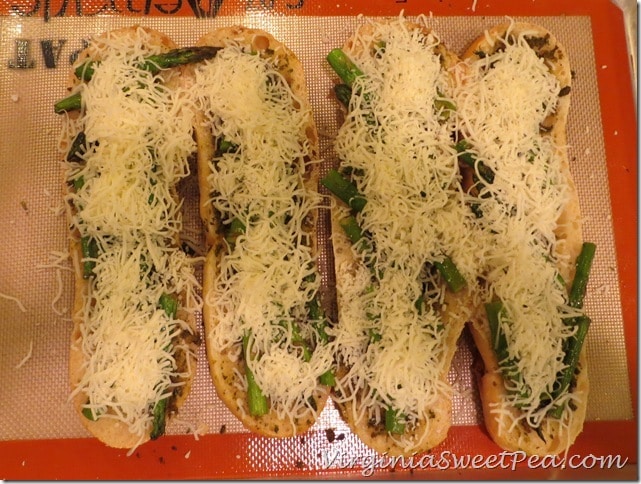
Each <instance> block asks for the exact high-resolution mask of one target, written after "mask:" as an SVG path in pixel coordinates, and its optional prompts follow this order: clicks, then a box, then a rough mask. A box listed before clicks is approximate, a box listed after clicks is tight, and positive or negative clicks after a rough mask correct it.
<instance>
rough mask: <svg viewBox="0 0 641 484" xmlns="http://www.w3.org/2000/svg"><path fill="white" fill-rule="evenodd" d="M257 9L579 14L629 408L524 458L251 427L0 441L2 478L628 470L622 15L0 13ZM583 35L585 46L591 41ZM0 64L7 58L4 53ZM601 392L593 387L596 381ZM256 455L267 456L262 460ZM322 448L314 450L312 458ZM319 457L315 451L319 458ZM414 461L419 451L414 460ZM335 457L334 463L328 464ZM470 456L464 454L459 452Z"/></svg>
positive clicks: (478, 1) (632, 345) (142, 1)
mask: <svg viewBox="0 0 641 484" xmlns="http://www.w3.org/2000/svg"><path fill="white" fill-rule="evenodd" d="M250 9H254V10H256V9H262V10H263V11H264V14H265V15H278V16H282V15H299V16H333V15H358V14H363V15H368V16H381V15H390V16H396V15H398V14H399V12H401V10H402V11H404V13H405V15H407V16H411V15H418V14H428V13H429V14H430V15H433V16H435V17H438V16H462V15H470V16H508V17H509V16H533V15H536V16H548V15H550V16H563V15H579V16H588V17H589V18H590V22H591V28H592V37H593V44H594V45H593V48H594V55H595V62H596V65H597V66H605V65H607V66H608V68H607V69H597V71H598V72H597V83H598V96H599V103H600V108H601V109H600V112H601V116H602V119H601V123H602V126H603V138H604V143H605V153H606V159H607V171H608V183H609V188H610V194H611V207H612V224H613V227H614V231H615V233H614V236H615V247H616V260H617V264H618V270H619V289H620V294H621V307H622V313H623V323H624V334H625V341H626V359H627V365H628V373H629V378H630V382H629V385H630V391H631V397H632V407H633V412H634V416H633V419H632V420H625V421H623V420H622V421H607V422H606V421H590V422H586V424H585V428H584V431H583V433H582V434H581V435H580V436H579V437H578V439H577V441H576V443H575V445H574V446H572V448H571V450H570V453H569V454H568V456H567V457H568V458H567V460H565V461H560V460H558V459H557V460H551V459H548V460H545V461H544V460H538V461H537V460H534V461H533V460H528V459H526V458H525V457H524V456H523V455H521V454H518V453H517V454H506V453H504V452H502V451H501V449H500V448H498V447H497V446H496V445H495V444H494V443H493V442H492V441H491V439H490V438H489V436H488V435H487V433H486V432H485V430H484V428H483V427H482V426H454V427H452V429H451V431H450V433H449V436H448V438H447V440H446V441H445V442H443V443H442V444H441V445H439V446H438V447H437V448H435V449H432V451H431V452H430V453H429V454H426V455H424V456H417V459H415V460H411V461H397V462H392V461H390V460H389V459H385V457H384V456H380V457H378V458H373V460H367V459H365V460H363V459H361V460H360V461H350V460H349V459H346V458H345V457H346V456H342V455H336V454H332V451H331V447H332V441H334V440H335V439H336V440H342V439H346V440H347V441H349V442H351V441H353V444H354V446H359V445H361V444H360V443H359V442H357V440H356V438H355V437H354V436H353V435H351V434H347V435H342V434H341V435H332V439H328V434H327V430H316V431H311V432H308V433H307V434H304V435H301V436H298V437H295V438H288V439H280V440H270V439H267V438H261V437H258V436H256V435H253V434H251V433H248V432H246V433H229V434H207V435H202V436H200V437H199V438H197V439H196V438H195V437H194V436H193V435H169V436H165V437H163V438H162V439H159V440H158V441H155V442H150V443H147V444H145V445H143V446H141V447H140V448H138V449H137V450H136V451H135V452H134V453H133V454H132V455H130V456H127V452H126V451H124V450H117V449H111V448H108V447H106V446H104V445H103V444H102V443H100V442H99V441H97V440H96V439H92V438H74V439H51V440H14V441H0V479H10V480H16V479H240V478H270V479H271V478H288V479H289V478H292V479H293V478H309V479H346V478H360V477H374V478H394V479H398V478H402V479H409V478H438V479H445V478H452V479H461V478H466V479H467V478H473V479H494V478H496V479H516V478H570V479H572V478H609V479H619V478H620V479H632V478H636V477H637V451H638V436H637V422H638V414H637V403H638V385H637V369H638V368H637V356H638V348H637V316H638V313H637V289H638V285H637V278H636V275H637V263H638V252H637V243H638V238H637V229H638V218H637V217H638V211H637V187H638V183H637V174H638V167H637V121H636V112H635V101H634V93H633V85H632V81H631V72H630V61H629V54H628V49H627V44H626V32H625V29H624V22H623V16H622V12H621V11H620V10H619V9H618V8H617V7H616V6H615V5H614V4H613V3H611V2H610V1H608V0H582V1H564V0H523V1H519V2H516V1H513V0H474V1H473V0H465V1H455V0H404V1H403V0H364V1H354V0H352V1H347V0H332V1H329V2H327V1H324V0H244V1H237V2H236V1H231V0H226V1H225V0H184V1H183V0H74V1H70V0H2V2H0V15H5V16H16V15H17V16H20V15H23V16H29V17H41V18H42V21H43V22H47V21H49V20H50V19H51V18H53V17H59V16H70V17H71V16H83V15H85V16H88V15H91V16H96V15H105V16H109V15H129V16H131V17H132V20H134V19H135V18H136V17H141V16H154V15H155V16H165V17H172V16H176V17H189V16H192V17H208V16H209V17H211V16H214V17H215V16H225V15H232V14H233V15H238V14H243V13H245V12H247V11H248V10H250ZM589 41H590V39H589V36H588V37H587V38H586V42H589ZM2 62H3V65H2V66H1V67H0V68H4V67H5V65H6V62H7V60H6V59H3V60H2ZM594 391H599V389H598V388H597V389H594ZM265 453H268V454H269V455H270V456H271V457H270V458H269V459H265V458H263V456H264V455H265ZM321 454H322V455H321ZM321 457H322V458H321ZM418 457H420V459H419V458H418ZM328 458H332V459H333V460H332V462H327V459H328ZM466 459H467V460H466Z"/></svg>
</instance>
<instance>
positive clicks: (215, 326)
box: [192, 26, 332, 437]
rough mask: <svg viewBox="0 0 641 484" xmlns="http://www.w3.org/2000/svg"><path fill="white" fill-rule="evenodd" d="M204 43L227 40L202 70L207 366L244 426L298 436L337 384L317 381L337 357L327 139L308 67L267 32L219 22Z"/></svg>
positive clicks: (197, 89)
mask: <svg viewBox="0 0 641 484" xmlns="http://www.w3.org/2000/svg"><path fill="white" fill-rule="evenodd" d="M198 44H199V45H208V46H215V47H222V50H221V51H220V52H219V54H218V56H217V57H216V59H213V60H211V61H209V62H207V63H204V64H202V65H199V66H198V67H197V68H195V69H194V72H193V73H192V74H193V82H194V84H193V86H192V90H193V92H194V93H195V96H196V98H197V103H196V104H197V108H198V121H197V122H196V140H197V142H198V170H199V172H198V177H199V185H200V197H201V205H200V210H201V216H202V219H203V222H204V224H205V230H206V233H207V240H208V244H209V251H208V254H207V259H206V262H205V267H204V276H203V293H204V309H203V319H204V324H205V339H206V343H207V355H208V358H209V368H210V372H211V376H212V380H213V383H214V385H215V387H216V390H217V393H218V395H219V397H220V398H221V400H222V401H223V402H224V403H225V404H226V405H227V406H228V407H229V408H230V410H231V411H232V412H233V413H234V414H235V415H236V416H237V417H238V418H239V419H240V420H241V421H242V423H243V424H244V425H245V427H247V428H248V429H249V430H251V431H253V432H256V433H259V434H262V435H267V436H272V437H286V436H291V435H295V434H299V433H301V432H304V431H306V430H307V429H309V427H310V426H311V425H313V424H314V422H315V421H316V418H317V417H318V415H319V413H320V412H321V411H322V409H323V407H324V405H325V402H326V400H327V397H328V388H327V387H326V386H324V385H322V384H321V383H320V381H319V380H322V378H321V377H322V375H323V374H325V373H327V372H328V371H330V367H331V364H332V358H331V351H330V347H329V345H327V344H325V342H326V335H325V333H324V330H323V325H324V322H323V316H322V311H321V310H320V303H319V298H318V290H319V287H320V275H319V273H318V266H317V261H316V258H317V255H318V253H317V252H318V251H317V217H318V206H319V202H320V198H319V195H318V193H317V183H318V136H317V133H316V126H315V123H314V119H313V116H312V112H311V109H310V105H309V101H308V95H307V86H306V81H305V77H304V72H303V68H302V65H301V63H300V62H299V60H298V59H297V58H296V56H295V55H294V53H293V52H292V51H291V50H290V49H288V48H287V47H286V46H285V45H283V44H282V43H281V42H279V41H278V40H276V39H275V38H274V37H273V36H272V35H271V34H269V33H267V32H264V31H262V30H256V29H250V28H245V27H242V26H234V27H227V28H220V29H216V30H213V31H211V32H210V33H208V34H206V35H205V36H203V37H202V38H201V39H200V40H199V42H198ZM257 392H258V394H259V398H260V402H261V403H260V405H259V407H260V408H256V407H255V405H254V403H252V401H253V398H254V397H255V396H256V393H257ZM254 402H255V400H254Z"/></svg>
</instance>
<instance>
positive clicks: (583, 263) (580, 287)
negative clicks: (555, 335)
mask: <svg viewBox="0 0 641 484" xmlns="http://www.w3.org/2000/svg"><path fill="white" fill-rule="evenodd" d="M595 252H596V245H595V244H593V243H592V242H585V243H584V244H583V246H582V247H581V252H580V253H579V256H578V257H577V258H576V272H575V275H574V280H573V281H572V287H571V288H570V297H569V300H568V305H569V306H571V307H573V308H578V309H580V308H582V307H583V299H584V298H585V291H586V289H587V286H588V279H589V277H590V269H591V267H592V260H593V259H594V253H595Z"/></svg>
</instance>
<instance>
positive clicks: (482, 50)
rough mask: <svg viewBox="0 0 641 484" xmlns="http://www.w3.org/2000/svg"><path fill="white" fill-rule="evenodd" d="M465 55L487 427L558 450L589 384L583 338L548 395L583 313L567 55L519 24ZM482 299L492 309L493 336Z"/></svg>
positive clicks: (498, 437)
mask: <svg viewBox="0 0 641 484" xmlns="http://www.w3.org/2000/svg"><path fill="white" fill-rule="evenodd" d="M463 59H464V62H465V67H466V69H464V70H461V71H459V72H460V73H461V76H460V78H459V82H458V88H457V95H456V97H455V101H456V104H457V116H458V119H459V125H458V130H459V131H458V136H459V138H458V144H457V146H458V147H459V151H461V153H462V156H465V157H467V161H468V163H467V165H465V164H464V163H462V166H464V169H465V170H467V172H468V173H467V176H466V177H465V179H466V180H467V181H468V183H467V186H466V188H467V191H468V194H469V195H470V198H469V200H468V203H469V205H470V207H471V208H472V209H473V210H474V212H475V214H476V216H477V219H476V220H477V224H476V228H475V230H476V232H475V233H476V236H475V237H476V240H477V241H478V244H479V246H478V257H479V285H478V288H479V291H478V293H477V295H476V311H475V314H474V316H473V318H472V320H471V325H470V329H471V331H472V335H473V337H474V341H475V343H476V346H477V348H478V349H479V352H480V354H481V357H482V360H483V363H484V367H485V369H484V372H485V373H484V375H483V376H482V377H481V379H480V395H481V401H482V406H483V414H484V419H485V425H486V427H487V430H488V432H489V434H490V435H491V437H492V438H493V439H494V440H495V441H496V442H497V443H498V444H499V445H500V446H501V447H503V448H504V449H507V450H511V451H516V450H520V451H521V450H522V451H525V452H527V453H528V454H537V455H543V454H558V453H560V452H563V451H565V450H567V448H568V447H569V446H570V445H571V444H572V443H573V442H574V440H575V438H576V436H577V435H578V434H579V433H580V431H581V429H582V426H583V421H584V419H585V412H586V405H587V393H588V377H587V364H586V359H585V345H583V349H582V350H581V353H580V355H581V356H580V359H579V361H578V365H577V367H576V371H575V373H574V376H573V377H572V380H571V384H570V387H569V390H568V391H566V392H564V393H561V394H560V395H555V393H554V392H555V388H556V385H557V383H555V382H556V381H557V379H558V378H559V377H558V375H560V374H561V373H562V372H563V370H564V367H566V366H567V362H564V353H565V352H567V350H566V349H565V348H566V345H567V342H568V341H570V340H571V339H572V338H573V334H574V333H575V331H576V329H575V328H576V326H575V325H574V324H573V323H572V321H574V320H575V319H574V318H576V317H582V316H583V315H582V311H581V309H580V307H579V308H576V307H570V305H569V303H568V296H567V295H568V292H569V289H570V287H571V284H572V281H573V279H574V277H575V261H576V260H577V257H578V256H579V253H580V252H581V248H582V242H583V241H582V235H581V215H580V210H579V202H578V196H577V192H576V188H575V185H574V182H573V180H572V175H571V173H570V166H569V162H568V156H567V147H566V143H567V142H566V127H567V118H568V109H569V102H570V90H571V81H572V78H571V72H570V63H569V59H568V56H567V52H566V51H565V50H564V48H563V46H562V45H560V44H559V42H558V41H557V40H556V38H555V37H554V36H553V35H552V34H551V33H550V32H549V31H548V30H546V29H544V28H542V27H540V26H537V25H532V24H528V23H508V24H504V25H500V26H497V27H495V28H492V29H489V30H488V31H486V32H485V33H484V34H483V35H481V36H479V37H478V39H477V40H476V41H474V42H473V43H472V45H470V47H469V48H468V49H467V51H466V52H465V54H464V56H463ZM486 304H490V305H491V306H489V308H492V307H493V308H494V309H495V310H496V309H497V308H499V307H500V308H501V309H500V310H499V313H498V314H499V320H500V323H499V325H498V326H496V328H500V329H495V332H494V333H493V331H492V328H491V325H490V320H489V314H490V313H491V312H492V310H491V309H488V306H486ZM502 340H503V343H502V342H501V341H502ZM506 344H507V349H506ZM501 345H503V349H502V350H497V348H499V347H501ZM497 351H498V352H500V351H503V353H501V355H502V357H501V358H499V357H498V356H497V354H499V353H497ZM506 351H507V352H506ZM559 405H560V406H562V407H563V409H562V413H559V411H557V410H555V408H556V407H558V406H559ZM554 415H556V416H554Z"/></svg>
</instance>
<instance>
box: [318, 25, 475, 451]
mask: <svg viewBox="0 0 641 484" xmlns="http://www.w3.org/2000/svg"><path fill="white" fill-rule="evenodd" d="M393 22H395V20H379V21H377V23H393ZM404 25H405V27H406V28H408V29H420V30H421V31H422V32H423V33H424V34H426V35H427V34H430V33H431V31H430V30H429V29H427V28H426V27H424V26H422V25H419V24H416V23H413V22H408V21H406V22H404ZM375 28H376V25H375V24H374V23H370V24H365V25H362V26H361V27H360V32H361V33H362V34H363V35H364V36H366V37H369V36H371V35H372V34H373V33H374V31H375ZM344 50H345V51H346V52H352V51H353V50H354V39H353V38H350V39H348V40H347V42H346V43H345V44H344ZM434 51H435V54H437V55H439V56H440V58H441V66H442V67H443V69H445V70H452V69H456V68H458V66H459V64H460V59H459V58H458V56H457V55H456V54H455V53H453V52H451V51H449V50H448V49H447V48H446V47H445V45H444V44H442V43H439V44H437V45H436V46H435V48H434ZM451 79H452V82H454V77H453V76H452V77H451ZM332 203H336V204H338V205H343V206H344V204H343V203H342V202H340V201H335V202H332ZM334 207H335V208H336V206H334ZM341 217H342V215H341V211H340V210H338V209H333V210H332V211H331V225H332V245H333V253H334V261H335V268H336V279H337V286H340V283H339V282H340V279H341V278H344V276H345V275H344V274H343V273H341V270H346V271H350V270H354V271H355V270H356V267H357V266H358V261H356V260H355V259H354V258H353V255H352V248H351V247H352V243H351V242H350V240H349V239H348V238H347V236H346V235H345V231H344V230H343V228H342V227H341V225H340V220H341ZM341 268H342V269H341ZM463 292H465V291H461V293H457V294H454V293H450V292H447V293H446V299H445V305H444V307H446V308H449V309H446V310H444V311H443V313H442V316H443V319H444V323H445V325H446V327H447V328H448V338H447V340H446V342H445V343H444V347H445V350H446V353H445V355H444V356H443V368H444V371H443V374H442V375H441V380H442V381H443V383H444V384H445V385H447V386H448V387H449V384H448V381H447V375H448V371H449V368H450V366H451V362H452V358H453V357H454V353H455V352H456V347H457V341H458V338H459V336H460V334H461V332H462V330H463V328H464V326H465V322H466V320H467V317H468V315H469V311H468V309H467V308H469V307H470V305H471V303H470V302H468V301H467V300H466V298H467V295H465V294H462V293H463ZM337 303H338V305H339V313H340V305H341V304H349V301H342V300H341V294H340V292H339V293H338V301H337ZM338 324H340V321H339V322H338ZM347 371H348V369H347V368H340V369H339V376H340V375H344V374H346V373H347ZM343 397H344V396H341V398H335V399H334V400H335V402H334V403H335V405H336V407H337V408H338V410H339V412H340V414H341V417H342V418H343V419H344V420H345V421H346V423H347V424H348V425H349V427H350V429H351V430H352V432H354V433H355V434H356V435H357V436H358V437H359V438H360V439H361V440H362V441H363V442H364V443H365V444H366V445H367V446H369V447H370V448H372V449H374V450H376V451H377V452H379V453H382V454H387V455H390V456H402V455H405V456H407V455H412V454H416V453H420V452H424V451H429V450H430V449H432V448H434V447H436V446H437V445H438V444H440V443H441V442H442V441H443V440H445V438H446V437H447V433H448V431H449V428H450V427H451V425H452V415H451V413H452V398H451V393H449V392H448V393H442V395H441V398H440V399H439V400H438V401H437V403H436V404H435V405H433V406H431V407H430V408H429V409H427V410H428V412H426V413H428V414H430V415H431V416H432V418H430V419H429V423H428V422H427V421H426V420H423V421H420V422H418V424H417V425H416V426H415V427H414V428H413V429H412V430H411V432H412V436H413V438H414V439H415V441H414V443H413V445H412V447H411V449H408V448H406V447H405V446H403V445H402V444H401V443H400V442H399V440H398V439H397V438H394V437H393V436H392V435H390V433H388V432H387V431H386V430H385V428H384V427H383V425H382V424H379V425H374V424H372V423H371V422H368V419H367V417H366V416H365V417H363V416H362V414H361V413H359V412H358V411H357V410H356V408H357V407H359V406H360V405H359V401H360V400H362V396H360V395H354V397H353V398H354V401H350V402H347V403H345V402H344V398H343ZM359 415H361V417H360V418H359ZM427 425H429V430H428V431H427V432H426V431H425V430H426V426H427ZM406 432H407V431H406Z"/></svg>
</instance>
